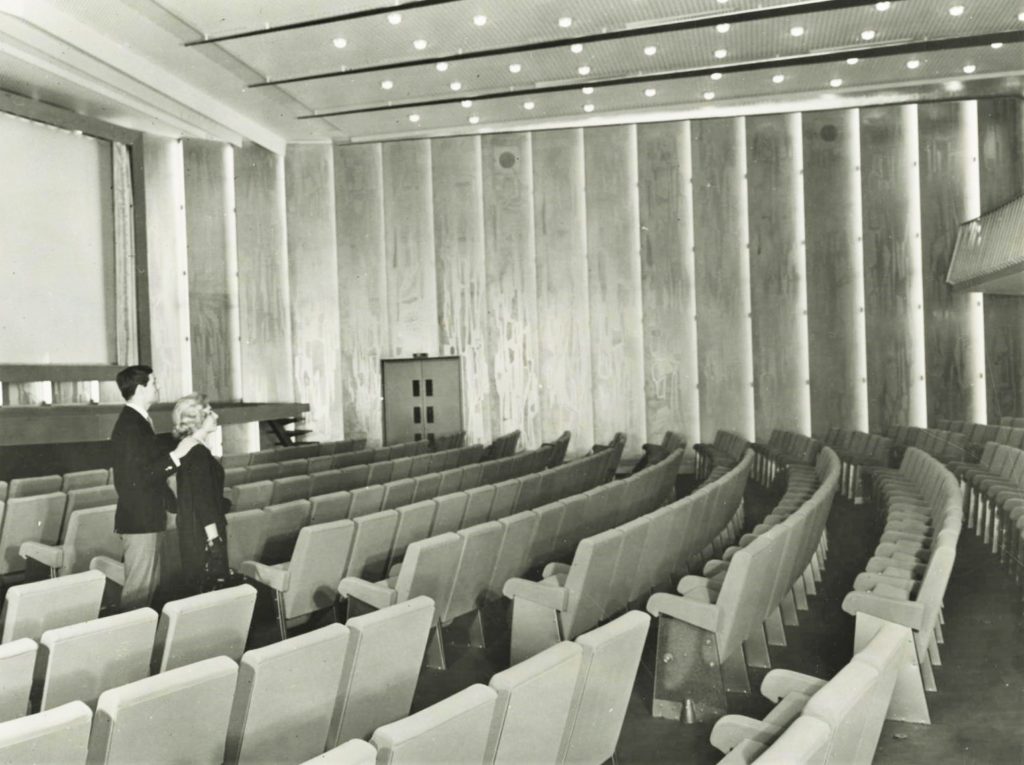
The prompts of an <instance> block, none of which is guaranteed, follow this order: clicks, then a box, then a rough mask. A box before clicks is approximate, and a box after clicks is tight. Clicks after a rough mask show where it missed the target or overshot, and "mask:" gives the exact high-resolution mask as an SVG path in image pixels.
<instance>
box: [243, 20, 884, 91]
mask: <svg viewBox="0 0 1024 765" xmlns="http://www.w3.org/2000/svg"><path fill="white" fill-rule="evenodd" d="M895 1H896V2H901V1H902V0H895ZM874 2H875V0H801V2H792V3H783V4H781V5H774V6H771V7H768V8H752V9H749V10H743V11H731V12H727V13H716V14H714V15H708V16H701V17H699V18H693V19H686V20H683V21H672V22H668V23H662V24H652V25H650V26H644V27H633V28H630V29H619V30H615V31H612V32H598V33H595V34H590V35H582V36H580V37H560V38H558V39H555V40H542V41H540V42H533V43H523V44H521V45H510V46H506V47H503V48H486V49H483V50H478V51H469V52H464V53H455V54H450V55H447V56H432V57H430V58H416V59H406V60H403V61H391V62H388V63H385V64H373V65H371V66H358V67H351V68H348V69H344V70H341V69H335V70H332V71H330V72H319V73H317V74H305V75H300V76H296V77H282V78H280V79H276V80H275V79H267V80H265V81H263V82H254V83H252V84H251V85H250V86H249V87H251V88H260V87H267V86H269V85H292V84H295V83H298V82H311V81H313V80H324V79H328V78H331V77H348V76H350V75H353V74H366V73H368V72H381V71H384V70H386V69H406V68H408V67H413V66H433V65H434V64H439V63H441V62H442V61H443V62H447V63H451V62H453V61H471V60H473V59H480V58H489V57H491V56H506V55H512V54H516V53H532V52H535V51H539V50H550V49H552V48H562V47H565V46H568V45H574V44H576V45H585V44H591V43H598V42H608V41H610V40H625V39H629V38H631V37H643V36H646V35H652V34H664V33H667V32H685V31H689V30H692V29H704V28H708V27H711V28H713V27H716V26H718V25H719V24H721V23H723V22H727V23H729V24H738V23H740V22H744V21H763V20H766V19H774V18H784V17H786V16H793V15H797V14H799V15H805V14H808V13H824V12H826V11H840V10H846V9H847V8H857V7H861V6H868V5H874Z"/></svg>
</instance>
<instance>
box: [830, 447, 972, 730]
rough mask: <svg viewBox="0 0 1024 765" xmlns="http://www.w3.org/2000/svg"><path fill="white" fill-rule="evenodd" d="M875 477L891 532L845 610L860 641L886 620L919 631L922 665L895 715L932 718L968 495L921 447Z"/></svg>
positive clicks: (906, 683) (908, 680) (900, 691)
mask: <svg viewBox="0 0 1024 765" xmlns="http://www.w3.org/2000/svg"><path fill="white" fill-rule="evenodd" d="M871 482H872V487H873V492H874V497H875V502H876V505H877V508H878V510H879V512H880V513H881V515H882V518H883V520H884V524H885V525H884V530H883V533H882V535H881V537H880V539H879V544H878V546H877V547H876V548H875V551H874V554H873V555H872V557H871V559H870V560H869V561H868V563H867V566H866V568H865V571H864V572H863V573H861V574H859V575H858V576H857V578H856V580H855V581H854V586H853V591H852V592H850V593H849V594H847V596H846V598H845V599H844V600H843V610H844V611H845V612H846V613H848V614H851V615H853V616H855V617H856V632H855V638H854V639H855V643H856V644H857V645H863V644H864V643H865V642H866V639H865V636H864V633H865V632H868V633H872V632H873V631H874V630H875V629H876V627H877V621H878V620H885V621H888V622H894V623H896V624H901V625H903V626H904V627H907V628H908V629H911V630H912V631H913V635H914V645H915V649H916V650H915V653H914V656H913V657H912V659H913V662H914V664H915V665H917V668H915V669H914V670H912V671H907V672H904V673H903V675H902V677H901V682H900V685H899V686H898V687H897V697H898V699H899V703H898V704H896V705H895V707H894V709H893V710H891V711H890V718H891V719H902V720H907V721H910V722H928V721H929V715H928V707H927V703H926V701H925V697H924V691H925V690H929V691H934V690H935V689H936V685H935V676H934V673H933V672H932V664H938V663H939V661H940V660H939V648H938V646H939V643H940V642H941V641H942V632H941V629H940V626H939V618H940V611H941V608H942V599H943V597H944V595H945V591H946V586H947V584H948V582H949V577H950V574H951V573H952V570H953V562H954V560H955V558H956V546H957V542H958V540H959V538H960V529H961V527H962V525H963V493H962V492H961V490H960V487H959V485H958V483H957V480H956V478H955V477H954V475H953V474H952V473H951V472H950V471H949V470H947V469H946V468H945V466H943V465H942V463H941V462H939V460H937V459H936V458H934V457H932V456H931V455H929V454H926V453H925V452H923V451H921V450H920V449H916V448H913V447H911V448H909V449H907V451H906V454H905V455H904V457H903V462H902V463H901V464H900V467H899V468H898V469H877V470H874V471H872V473H871Z"/></svg>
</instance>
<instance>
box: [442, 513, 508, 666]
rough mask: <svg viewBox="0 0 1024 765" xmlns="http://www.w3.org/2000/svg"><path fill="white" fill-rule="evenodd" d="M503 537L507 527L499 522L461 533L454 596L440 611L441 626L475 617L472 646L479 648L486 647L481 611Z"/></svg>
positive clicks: (459, 535)
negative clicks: (484, 645)
mask: <svg viewBox="0 0 1024 765" xmlns="http://www.w3.org/2000/svg"><path fill="white" fill-rule="evenodd" d="M503 534H504V528H503V527H502V525H501V524H500V523H498V522H497V521H488V522H485V523H479V524H476V525H474V526H469V527H467V528H464V529H461V530H460V531H459V532H458V537H459V540H460V549H459V552H458V558H459V561H458V565H457V566H456V567H455V575H454V576H453V577H452V588H451V594H450V595H449V597H448V601H447V603H445V604H441V605H440V606H439V608H438V610H439V611H440V612H441V613H440V621H441V624H450V623H451V622H452V621H454V620H455V619H457V618H458V617H460V616H465V615H466V614H471V613H472V614H474V620H473V626H472V628H471V630H472V631H471V637H470V643H471V644H472V645H475V646H480V647H482V646H483V623H482V621H481V618H480V611H479V609H480V607H481V606H482V605H483V604H484V598H485V595H486V593H487V588H488V587H489V586H490V583H491V574H492V573H493V572H494V563H495V560H496V559H497V557H498V551H499V549H500V547H501V538H502V536H503Z"/></svg>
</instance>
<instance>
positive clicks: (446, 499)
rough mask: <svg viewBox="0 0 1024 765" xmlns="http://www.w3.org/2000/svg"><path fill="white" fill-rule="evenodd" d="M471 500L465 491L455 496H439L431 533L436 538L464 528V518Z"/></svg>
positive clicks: (456, 493)
mask: <svg viewBox="0 0 1024 765" xmlns="http://www.w3.org/2000/svg"><path fill="white" fill-rule="evenodd" d="M468 499H469V498H468V497H467V496H466V493H465V492H463V491H456V492H455V493H454V494H444V495H438V497H437V510H436V511H435V512H434V525H433V527H432V528H431V531H430V533H431V534H433V535H434V536H437V535H438V534H445V533H447V532H449V531H458V530H459V529H461V528H462V518H463V516H464V515H465V514H466V502H467V500H468Z"/></svg>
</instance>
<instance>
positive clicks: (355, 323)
mask: <svg viewBox="0 0 1024 765" xmlns="http://www.w3.org/2000/svg"><path fill="white" fill-rule="evenodd" d="M334 185H335V197H336V199H335V211H336V216H337V226H338V273H337V283H338V309H339V321H340V330H341V385H342V401H343V408H344V410H345V417H344V422H345V433H346V434H347V435H348V437H349V438H353V437H355V436H356V434H359V433H365V434H366V437H367V439H368V440H369V441H370V442H371V443H375V444H376V443H381V442H382V439H383V411H382V409H381V391H382V388H381V379H380V360H381V358H382V357H384V356H388V355H390V347H391V340H390V334H389V332H388V285H387V273H386V267H385V265H386V259H385V255H384V180H383V174H382V165H381V146H380V144H362V145H350V146H335V147H334Z"/></svg>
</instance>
